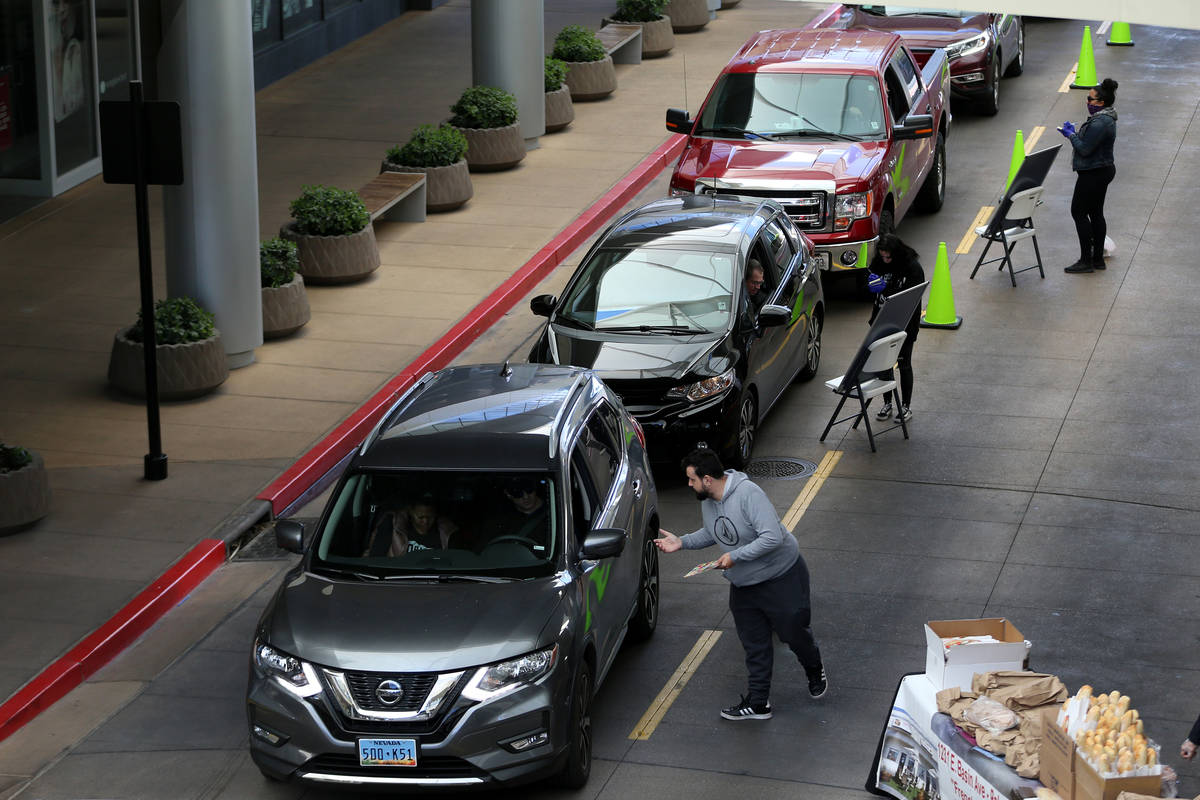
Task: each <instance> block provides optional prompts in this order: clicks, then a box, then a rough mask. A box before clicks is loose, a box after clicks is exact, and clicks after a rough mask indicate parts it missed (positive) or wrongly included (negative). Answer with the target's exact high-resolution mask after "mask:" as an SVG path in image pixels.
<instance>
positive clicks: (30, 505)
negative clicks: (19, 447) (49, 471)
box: [0, 452, 50, 536]
mask: <svg viewBox="0 0 1200 800" xmlns="http://www.w3.org/2000/svg"><path fill="white" fill-rule="evenodd" d="M30 455H31V456H33V461H31V462H29V463H28V464H26V465H25V466H23V467H21V468H20V469H15V470H12V471H10V472H0V536H8V535H9V534H10V533H17V532H18V531H23V530H25V529H26V528H29V527H30V526H32V525H33V524H34V523H35V522H37V521H38V520H39V519H41V518H42V517H44V516H46V515H47V514H49V513H50V481H49V479H48V478H47V476H46V465H45V463H44V462H43V461H42V457H41V456H40V455H38V454H37V453H34V452H30Z"/></svg>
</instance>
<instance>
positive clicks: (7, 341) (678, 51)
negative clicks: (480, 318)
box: [0, 0, 824, 722]
mask: <svg viewBox="0 0 1200 800" xmlns="http://www.w3.org/2000/svg"><path fill="white" fill-rule="evenodd" d="M611 5H612V4H611V2H610V0H596V1H593V0H588V1H587V2H583V1H582V0H546V22H545V30H546V39H547V48H548V49H549V47H550V42H551V41H552V39H553V37H554V35H555V34H556V33H557V32H558V30H560V29H561V28H562V27H563V26H564V25H566V24H571V23H576V24H584V25H588V26H590V27H593V28H594V27H596V26H597V25H598V24H599V21H600V19H601V17H603V16H604V15H606V14H607V13H609V12H610V11H611ZM823 7H824V5H823V4H819V3H797V2H780V0H744V2H742V3H741V4H739V5H738V6H737V8H736V9H732V10H730V11H724V12H721V13H720V15H719V17H718V19H717V20H715V21H713V22H711V23H710V24H709V25H708V26H707V27H706V28H705V29H704V30H703V31H701V32H698V33H695V34H686V35H680V36H678V37H677V38H676V47H675V50H674V51H673V52H672V53H671V54H670V55H668V56H667V57H665V58H662V59H656V60H650V61H645V62H643V63H642V64H641V65H629V66H618V67H617V72H618V79H619V85H620V88H619V89H618V90H617V92H616V93H615V94H614V95H612V96H611V97H610V98H608V99H606V100H604V101H600V102H595V103H588V104H583V103H580V104H577V105H576V119H575V122H574V123H573V124H572V125H571V126H570V127H569V128H567V129H566V130H565V131H563V132H561V133H556V134H552V135H548V136H544V137H542V139H541V147H540V148H539V149H537V150H534V151H532V152H530V153H529V155H528V157H527V158H526V159H525V161H524V162H523V163H522V164H521V165H520V166H519V167H518V168H516V169H514V170H510V171H507V172H499V173H490V174H476V175H473V176H472V179H473V182H474V187H475V197H474V199H473V200H472V201H471V202H470V203H469V204H468V205H467V206H466V207H464V208H463V209H460V210H458V211H455V212H452V213H449V214H440V215H430V217H429V219H428V220H427V221H426V222H424V223H380V224H379V225H377V226H376V233H377V235H378V238H379V244H380V251H381V256H382V261H383V266H382V267H381V268H380V269H379V270H378V271H377V272H376V273H375V274H374V275H373V276H372V277H371V278H370V279H368V280H367V281H364V282H362V283H360V284H356V285H352V286H339V287H311V288H310V289H309V292H308V293H309V300H310V303H311V305H312V309H313V318H312V321H311V322H310V323H309V324H308V325H307V326H306V327H305V328H303V329H302V330H301V331H300V332H299V333H298V334H296V335H295V336H293V337H291V338H287V339H283V340H278V341H273V342H269V343H267V344H265V345H263V346H262V347H260V348H259V349H258V350H257V353H256V356H257V361H256V363H255V364H253V365H251V366H248V367H245V368H243V369H240V370H237V371H235V372H233V373H231V375H230V377H229V380H228V381H227V382H226V383H225V384H224V385H223V386H222V387H221V388H220V390H218V391H217V392H216V393H215V394H212V395H210V396H208V397H205V398H201V399H197V400H192V401H186V402H178V403H170V404H164V406H163V411H162V431H163V449H164V450H165V451H166V453H167V454H168V456H169V458H170V478H169V479H168V480H166V481H162V482H158V483H150V482H146V481H144V480H142V477H141V476H142V456H143V454H144V453H145V452H146V451H147V446H146V424H145V410H144V407H143V405H142V404H141V403H139V402H137V401H133V400H131V399H129V398H125V397H121V396H118V395H116V394H114V393H112V391H111V390H109V389H108V388H107V387H106V379H105V374H106V370H107V364H108V354H109V350H110V347H111V342H112V338H113V335H114V334H115V332H116V331H117V330H118V329H119V328H121V327H123V326H125V325H128V324H130V323H131V322H132V321H133V319H134V317H135V315H136V312H137V308H138V283H137V270H136V263H137V261H136V259H137V253H136V244H135V235H134V211H133V199H132V192H131V191H130V190H129V189H128V187H122V186H109V185H105V184H104V183H102V182H101V180H100V179H99V178H96V179H94V180H92V181H89V182H88V183H86V184H83V185H82V186H80V187H77V188H76V189H74V190H72V191H70V192H68V193H67V194H64V195H62V196H60V197H58V198H55V199H54V200H52V201H49V202H47V203H45V204H43V205H41V206H38V207H37V208H35V209H34V210H32V211H30V212H28V213H26V214H24V215H22V216H20V217H17V218H15V219H13V220H10V221H9V222H7V223H5V224H3V225H0V284H2V285H3V286H4V287H5V291H4V292H3V294H2V296H0V439H2V440H3V441H5V442H8V443H13V444H18V445H21V446H25V447H28V448H30V449H33V450H36V451H38V452H40V453H41V454H42V455H43V456H44V457H45V460H46V464H47V467H48V470H49V473H50V480H51V486H52V492H53V505H52V511H51V513H50V515H49V516H48V517H47V518H46V519H44V520H43V521H42V522H41V523H39V524H38V525H37V526H36V527H35V528H34V529H32V530H30V531H27V532H23V533H21V534H18V535H15V536H11V537H7V538H4V539H0V702H2V701H3V700H4V699H5V698H9V697H11V695H13V693H14V692H16V691H17V690H18V689H19V688H20V687H22V686H23V685H24V684H26V682H28V681H29V680H30V679H31V678H33V677H34V676H36V675H37V674H38V673H39V672H41V671H42V670H43V669H44V668H45V667H46V666H47V665H48V664H50V663H51V662H53V661H54V660H55V659H56V658H58V657H59V656H61V655H62V654H63V653H65V652H67V651H68V650H69V649H70V648H71V647H72V646H73V645H75V644H76V643H77V642H78V641H79V640H80V639H81V638H83V637H84V636H85V635H87V634H88V633H89V632H90V631H93V630H94V629H96V628H97V627H98V626H99V625H101V624H102V623H103V622H104V621H106V620H108V619H109V618H110V617H112V615H113V614H114V613H116V612H117V611H118V610H119V609H121V608H122V607H123V606H124V605H125V604H126V603H127V602H129V601H130V599H131V598H133V597H134V596H135V595H137V594H138V593H139V592H141V591H142V590H143V589H144V588H145V587H146V586H147V585H149V584H150V583H151V582H152V581H153V580H154V579H155V578H157V577H158V576H159V575H160V574H162V573H163V571H164V570H165V569H167V568H168V567H169V566H170V565H171V564H172V563H174V562H176V561H177V560H178V559H179V558H180V556H182V555H183V554H184V553H185V552H187V551H188V550H189V549H190V548H191V547H192V546H193V545H195V544H196V543H197V542H199V541H201V540H202V539H205V538H207V537H216V538H221V539H227V540H228V539H231V538H234V537H236V536H237V535H238V534H239V533H240V532H241V531H243V530H244V529H245V528H246V527H247V525H248V524H249V523H251V522H253V518H254V516H255V514H256V513H257V510H256V508H257V507H256V506H255V505H254V502H253V499H254V497H255V496H256V494H258V493H259V491H260V490H261V489H262V488H263V487H264V486H266V485H267V484H269V483H270V482H271V481H272V480H274V479H275V478H276V477H277V476H278V475H280V474H281V473H282V472H283V470H284V469H285V468H287V467H288V466H289V465H290V464H291V463H292V462H293V461H295V459H297V458H298V457H300V456H301V455H302V454H304V453H305V452H306V451H307V450H308V449H309V448H310V447H312V446H313V444H314V443H316V442H317V441H319V440H320V439H321V438H322V437H323V436H324V435H325V434H326V433H327V432H328V431H330V430H331V429H333V428H334V427H335V426H337V425H338V424H339V423H340V422H341V421H342V420H343V419H345V418H346V417H347V415H349V414H351V413H352V412H353V411H354V410H355V409H356V408H358V407H359V405H360V404H361V403H362V402H363V401H364V400H366V399H367V398H368V397H370V396H371V395H372V394H373V393H374V392H375V391H376V390H377V389H378V388H379V387H381V386H382V385H384V384H385V383H386V382H387V381H388V380H389V379H390V378H391V377H392V376H393V375H394V374H396V373H397V372H398V371H400V370H402V369H403V368H404V367H405V365H407V364H408V363H409V362H411V361H412V359H413V358H414V357H416V356H417V355H418V354H420V353H421V352H422V351H423V350H425V348H427V347H428V346H429V345H430V344H431V343H432V342H434V341H435V340H437V339H438V338H439V337H440V336H441V335H442V334H443V333H444V332H446V331H447V330H449V329H450V328H451V327H452V326H453V325H454V324H455V323H456V322H457V321H458V320H459V319H460V318H462V316H463V315H464V314H466V313H467V312H468V311H469V310H470V309H472V308H473V307H474V306H475V305H476V304H477V303H478V302H479V301H480V300H481V299H482V298H483V297H485V296H486V295H487V294H488V293H490V292H491V291H492V290H493V289H495V288H496V287H497V286H498V285H499V284H500V283H501V282H502V281H503V280H504V279H505V278H507V277H508V276H509V275H511V274H512V273H513V271H514V270H516V269H517V268H519V267H520V266H521V265H523V264H525V263H526V262H527V261H528V260H529V259H530V258H531V257H532V256H533V255H534V254H535V253H537V251H538V250H539V249H540V248H541V247H542V246H543V245H544V244H545V243H546V242H548V241H549V240H551V239H552V238H553V237H554V236H555V235H556V234H557V233H558V232H559V231H561V230H562V229H563V228H564V227H565V226H567V225H568V224H570V223H571V222H572V221H573V220H575V219H576V217H577V216H578V215H579V214H580V213H581V212H582V211H584V210H585V209H587V208H588V207H589V206H591V205H592V204H593V203H594V202H595V201H596V199H597V198H599V197H600V196H602V195H603V194H604V193H605V192H606V191H608V190H609V189H610V188H611V187H612V186H613V185H614V184H616V183H617V182H618V181H619V180H620V179H621V178H622V177H623V176H624V175H626V173H628V172H629V170H630V169H631V168H633V167H634V166H635V165H637V164H638V163H639V162H640V161H641V160H642V159H644V158H645V157H646V156H647V154H649V153H651V152H652V151H654V150H655V148H657V147H658V146H659V145H661V144H662V142H663V141H664V140H665V139H666V138H667V134H666V131H665V130H664V128H663V112H664V109H665V108H666V107H667V106H680V107H689V106H690V107H693V108H694V107H695V106H696V105H698V104H699V101H700V99H701V98H702V97H703V94H704V93H705V92H706V91H707V89H708V87H709V85H710V84H711V82H712V79H713V76H714V75H715V74H716V72H717V71H718V70H719V68H720V67H721V66H722V65H723V64H724V62H725V61H726V59H727V58H728V56H729V54H730V53H732V52H733V51H734V50H735V49H736V48H737V46H739V45H740V44H741V43H742V42H743V41H745V39H746V38H747V37H748V36H749V35H750V34H751V33H753V32H754V31H756V30H760V29H763V28H769V27H792V26H800V25H803V24H804V23H805V22H807V21H808V20H809V19H811V18H812V17H813V16H815V15H816V14H817V13H818V12H819V11H820V10H821V9H822V8H823ZM470 82H471V65H470V3H469V0H452V2H451V3H449V4H447V5H445V6H443V7H441V8H439V9H437V10H435V11H432V12H411V13H408V14H405V15H404V16H402V17H401V18H399V19H397V20H395V21H393V22H391V23H389V24H388V25H385V26H384V27H382V28H380V29H379V30H377V31H375V32H374V33H372V34H371V35H369V36H367V37H364V38H363V39H361V40H359V41H357V42H355V43H353V44H351V45H350V46H348V47H346V48H343V49H342V50H340V51H338V52H336V53H334V54H332V55H330V56H328V57H327V58H325V59H323V60H321V61H319V62H316V63H315V64H313V65H311V66H309V67H306V68H304V69H302V70H300V71H298V72H296V73H294V74H293V75H291V76H289V77H287V78H285V79H284V80H282V81H279V82H278V83H276V84H273V85H272V86H270V87H268V88H266V89H264V90H262V91H260V92H259V93H258V96H257V108H256V113H257V124H258V131H259V136H258V141H259V149H258V150H259V209H260V211H259V215H260V217H259V218H260V229H261V237H262V238H264V239H265V238H268V237H270V236H273V235H275V232H276V231H277V230H278V228H279V226H280V225H281V224H282V223H284V222H285V221H286V220H287V204H288V202H289V201H290V200H291V199H293V198H294V197H295V196H296V195H297V194H298V193H299V191H300V188H301V186H302V185H304V184H309V183H325V184H332V185H336V186H340V187H343V188H357V187H358V186H361V185H362V184H364V183H365V182H366V181H367V180H369V179H370V178H371V177H372V176H373V175H374V174H375V173H376V172H377V171H378V168H379V161H380V160H381V158H382V157H383V154H384V151H385V150H386V149H387V148H388V147H389V146H390V145H392V144H396V143H397V142H403V141H404V140H405V139H407V137H408V134H409V133H410V131H411V130H412V129H413V128H414V127H415V126H416V125H418V124H421V123H425V122H439V121H441V120H443V119H445V118H446V117H447V116H448V115H449V112H448V109H449V106H450V104H451V103H452V102H453V101H454V100H455V99H456V98H457V97H458V95H459V93H460V92H461V91H462V89H463V88H465V87H466V86H468V85H469V84H470ZM685 85H686V86H687V87H688V92H689V95H688V96H685V89H684V87H685ZM689 101H690V102H689ZM152 211H153V214H154V227H153V229H152V230H153V233H152V241H153V242H154V245H155V252H154V260H155V264H156V290H157V292H158V295H159V296H164V295H165V288H166V281H165V277H164V273H163V269H162V265H163V258H164V256H163V253H162V249H161V245H162V235H161V225H162V221H161V206H160V203H159V197H158V196H157V193H155V194H154V195H152ZM0 722H2V721H0Z"/></svg>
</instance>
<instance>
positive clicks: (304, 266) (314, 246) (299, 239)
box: [279, 223, 379, 283]
mask: <svg viewBox="0 0 1200 800" xmlns="http://www.w3.org/2000/svg"><path fill="white" fill-rule="evenodd" d="M294 225H295V223H288V224H287V225H284V226H283V227H282V228H280V229H279V235H280V237H282V238H284V239H287V240H288V241H289V242H295V243H296V246H297V247H298V248H299V249H300V274H301V275H303V276H304V280H305V281H306V282H307V283H351V282H353V281H360V280H362V279H363V278H365V277H367V276H368V275H370V274H371V273H372V272H374V271H375V270H377V269H379V245H378V244H377V243H376V242H375V228H374V227H373V226H372V225H371V224H370V223H368V224H367V227H365V228H363V229H362V230H361V231H359V232H358V233H351V234H347V235H345V236H310V235H309V234H307V233H299V232H298V231H296V229H295V228H294V227H293V226H294Z"/></svg>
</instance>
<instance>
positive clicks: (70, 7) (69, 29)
mask: <svg viewBox="0 0 1200 800" xmlns="http://www.w3.org/2000/svg"><path fill="white" fill-rule="evenodd" d="M91 22H92V14H91V8H89V4H88V2H87V0H48V2H47V3H46V39H47V45H48V47H49V51H50V108H51V110H52V112H53V115H54V149H55V154H54V156H55V164H56V166H57V172H58V174H59V175H63V174H65V173H67V172H70V171H71V170H72V169H74V168H75V167H78V166H80V165H82V164H84V163H86V162H88V161H90V160H92V159H94V158H96V157H97V156H98V155H99V149H98V143H97V141H96V139H97V137H96V127H97V125H96V97H95V74H94V73H93V71H92V42H93V41H94V39H93V37H92V29H91V28H92V26H91Z"/></svg>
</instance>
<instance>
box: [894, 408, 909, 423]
mask: <svg viewBox="0 0 1200 800" xmlns="http://www.w3.org/2000/svg"><path fill="white" fill-rule="evenodd" d="M910 419H912V412H911V411H909V410H908V406H900V408H899V409H897V411H896V421H897V422H908V421H909V420H910Z"/></svg>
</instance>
